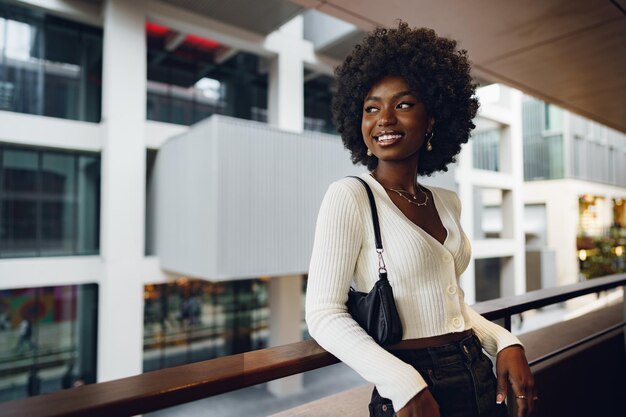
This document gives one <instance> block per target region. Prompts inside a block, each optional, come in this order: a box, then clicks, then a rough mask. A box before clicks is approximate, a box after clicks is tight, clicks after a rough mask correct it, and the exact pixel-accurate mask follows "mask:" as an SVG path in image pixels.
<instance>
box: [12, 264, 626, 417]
mask: <svg viewBox="0 0 626 417" xmlns="http://www.w3.org/2000/svg"><path fill="white" fill-rule="evenodd" d="M619 286H626V274H619V275H612V276H608V277H603V278H595V279H593V280H590V281H586V282H583V283H578V284H572V285H567V286H563V287H556V288H549V289H543V290H538V291H532V292H529V293H527V294H523V295H518V296H513V297H503V298H499V299H496V300H491V301H486V302H482V303H478V304H475V305H474V306H473V307H474V309H476V311H478V312H479V313H481V314H482V315H484V316H485V317H486V318H488V319H490V320H500V319H504V322H505V325H507V326H509V328H510V323H511V316H512V315H515V314H519V313H522V312H524V311H527V310H532V309H536V308H540V307H544V306H547V305H550V304H554V303H559V302H562V301H566V300H568V299H571V298H574V297H578V296H581V295H585V294H591V293H597V292H600V291H604V290H608V289H611V288H616V287H619ZM625 311H626V310H625ZM620 325H623V322H622V323H621V324H620ZM578 345H580V343H577V344H576V346H578ZM337 362H338V360H337V358H335V357H334V356H333V355H331V354H330V353H328V352H326V351H325V350H324V349H322V348H321V347H320V346H319V345H318V344H317V343H316V342H315V341H313V340H307V341H304V342H298V343H292V344H289V345H284V346H279V347H275V348H269V349H262V350H256V351H252V352H246V353H242V354H238V355H232V356H225V357H222V358H217V359H212V360H208V361H203V362H197V363H193V364H188V365H183V366H177V367H174V368H167V369H162V370H158V371H153V372H147V373H144V374H141V375H137V376H133V377H129V378H123V379H118V380H115V381H110V382H102V383H98V384H92V385H86V386H82V387H78V388H74V389H70V390H65V391H60V392H56V393H52V394H44V395H40V396H36V397H31V398H25V399H19V400H14V401H10V402H6V403H3V404H0V410H1V412H0V414H1V415H2V416H5V417H17V416H20V417H22V416H29V417H52V416H130V415H136V414H141V413H147V412H150V411H155V410H159V409H163V408H167V407H171V406H174V405H178V404H183V403H186V402H190V401H194V400H198V399H201V398H206V397H210V396H214V395H218V394H222V393H225V392H229V391H234V390H237V389H240V388H245V387H249V386H252V385H256V384H260V383H263V382H268V381H272V380H275V379H278V378H282V377H285V376H289V375H294V374H298V373H301V372H305V371H310V370H314V369H318V368H321V367H324V366H327V365H331V364H334V363H337Z"/></svg>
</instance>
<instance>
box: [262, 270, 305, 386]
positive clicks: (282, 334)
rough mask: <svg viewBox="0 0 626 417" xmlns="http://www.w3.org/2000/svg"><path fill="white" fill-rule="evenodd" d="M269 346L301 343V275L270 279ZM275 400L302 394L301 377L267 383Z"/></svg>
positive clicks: (294, 376)
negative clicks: (275, 397)
mask: <svg viewBox="0 0 626 417" xmlns="http://www.w3.org/2000/svg"><path fill="white" fill-rule="evenodd" d="M269 306H270V317H269V328H270V337H269V346H270V347H272V346H280V345H284V344H287V343H294V342H299V341H301V340H302V329H301V324H302V276H301V275H295V276H284V277H276V278H272V280H271V281H270V283H269ZM267 388H268V390H269V392H271V393H272V394H274V395H276V396H277V397H282V396H286V395H291V394H296V393H298V392H301V391H302V388H303V385H302V374H297V375H293V376H289V377H286V378H281V379H277V380H274V381H271V382H269V383H268V387H267Z"/></svg>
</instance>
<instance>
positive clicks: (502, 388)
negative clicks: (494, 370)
mask: <svg viewBox="0 0 626 417" xmlns="http://www.w3.org/2000/svg"><path fill="white" fill-rule="evenodd" d="M506 380H507V378H506V375H503V374H500V373H498V383H497V395H496V403H498V404H502V402H504V400H505V399H506V390H507V386H506V384H507V381H506Z"/></svg>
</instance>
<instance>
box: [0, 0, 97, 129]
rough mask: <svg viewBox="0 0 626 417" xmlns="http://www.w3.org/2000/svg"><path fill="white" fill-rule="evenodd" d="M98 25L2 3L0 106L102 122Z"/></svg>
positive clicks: (21, 111)
mask: <svg viewBox="0 0 626 417" xmlns="http://www.w3.org/2000/svg"><path fill="white" fill-rule="evenodd" d="M101 80H102V30H101V29H100V28H96V27H91V26H87V25H83V24H80V23H76V22H72V21H69V20H65V19H62V18H59V17H56V16H52V15H48V14H46V13H42V12H40V11H36V10H32V9H27V8H23V7H20V6H18V5H14V4H10V3H7V2H2V3H0V110H8V111H14V112H19V113H28V114H37V115H45V116H52V117H60V118H64V119H72V120H84V121H91V122H99V121H100V101H101V100H100V98H101V90H102V88H101V84H102V81H101Z"/></svg>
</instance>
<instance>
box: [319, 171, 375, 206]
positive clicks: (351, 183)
mask: <svg viewBox="0 0 626 417" xmlns="http://www.w3.org/2000/svg"><path fill="white" fill-rule="evenodd" d="M325 198H326V199H328V198H332V199H336V200H340V201H349V202H350V203H351V204H356V205H360V204H362V202H363V201H364V200H366V199H367V193H366V191H365V188H364V187H363V185H362V184H361V183H360V182H359V180H357V179H356V178H353V177H345V178H341V179H339V180H337V181H335V182H333V183H331V184H330V185H329V186H328V190H327V191H326V197H325Z"/></svg>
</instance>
